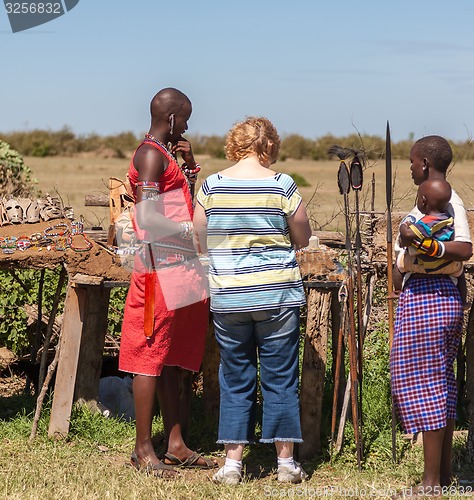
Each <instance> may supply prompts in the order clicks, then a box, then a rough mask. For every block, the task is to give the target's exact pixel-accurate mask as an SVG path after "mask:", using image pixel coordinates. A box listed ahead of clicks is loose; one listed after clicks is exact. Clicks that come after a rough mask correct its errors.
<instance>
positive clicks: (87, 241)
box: [67, 233, 92, 252]
mask: <svg viewBox="0 0 474 500" xmlns="http://www.w3.org/2000/svg"><path fill="white" fill-rule="evenodd" d="M74 236H82V237H83V239H84V242H85V244H86V246H85V247H77V246H75V245H74V243H73V237H74ZM67 243H68V246H69V248H70V249H71V250H74V251H75V252H87V251H88V250H90V249H91V248H92V241H91V240H90V239H89V238H88V237H87V236H86V235H85V234H84V233H78V234H70V235H69V236H68V239H67Z"/></svg>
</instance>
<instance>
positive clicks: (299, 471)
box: [278, 462, 308, 483]
mask: <svg viewBox="0 0 474 500" xmlns="http://www.w3.org/2000/svg"><path fill="white" fill-rule="evenodd" d="M307 478H308V474H306V472H305V471H304V470H303V468H302V467H301V465H300V464H299V463H298V462H295V469H293V470H290V469H289V468H288V467H285V466H284V465H280V466H279V467H278V481H280V483H301V482H302V481H306V479H307Z"/></svg>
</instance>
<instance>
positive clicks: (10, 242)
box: [1, 236, 18, 249]
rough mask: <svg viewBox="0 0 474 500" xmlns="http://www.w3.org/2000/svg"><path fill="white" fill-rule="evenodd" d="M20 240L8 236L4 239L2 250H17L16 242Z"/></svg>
mask: <svg viewBox="0 0 474 500" xmlns="http://www.w3.org/2000/svg"><path fill="white" fill-rule="evenodd" d="M17 240H18V238H17V237H16V236H7V237H6V238H4V239H3V241H2V243H1V248H13V249H15V248H16V242H17Z"/></svg>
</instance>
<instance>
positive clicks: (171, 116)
mask: <svg viewBox="0 0 474 500" xmlns="http://www.w3.org/2000/svg"><path fill="white" fill-rule="evenodd" d="M173 130H174V115H170V134H171V135H173Z"/></svg>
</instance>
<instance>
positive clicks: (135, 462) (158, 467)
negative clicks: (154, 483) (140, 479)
mask: <svg viewBox="0 0 474 500" xmlns="http://www.w3.org/2000/svg"><path fill="white" fill-rule="evenodd" d="M130 464H131V465H132V466H133V467H135V469H137V470H138V471H140V472H146V473H147V474H150V475H151V476H155V477H159V478H160V479H175V478H176V477H177V476H179V471H177V470H176V469H174V468H173V467H171V466H169V465H165V464H164V463H163V462H161V461H160V462H158V463H157V464H151V463H148V464H141V463H140V459H139V458H138V456H137V454H136V453H135V452H133V453H132V455H131V457H130Z"/></svg>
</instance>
